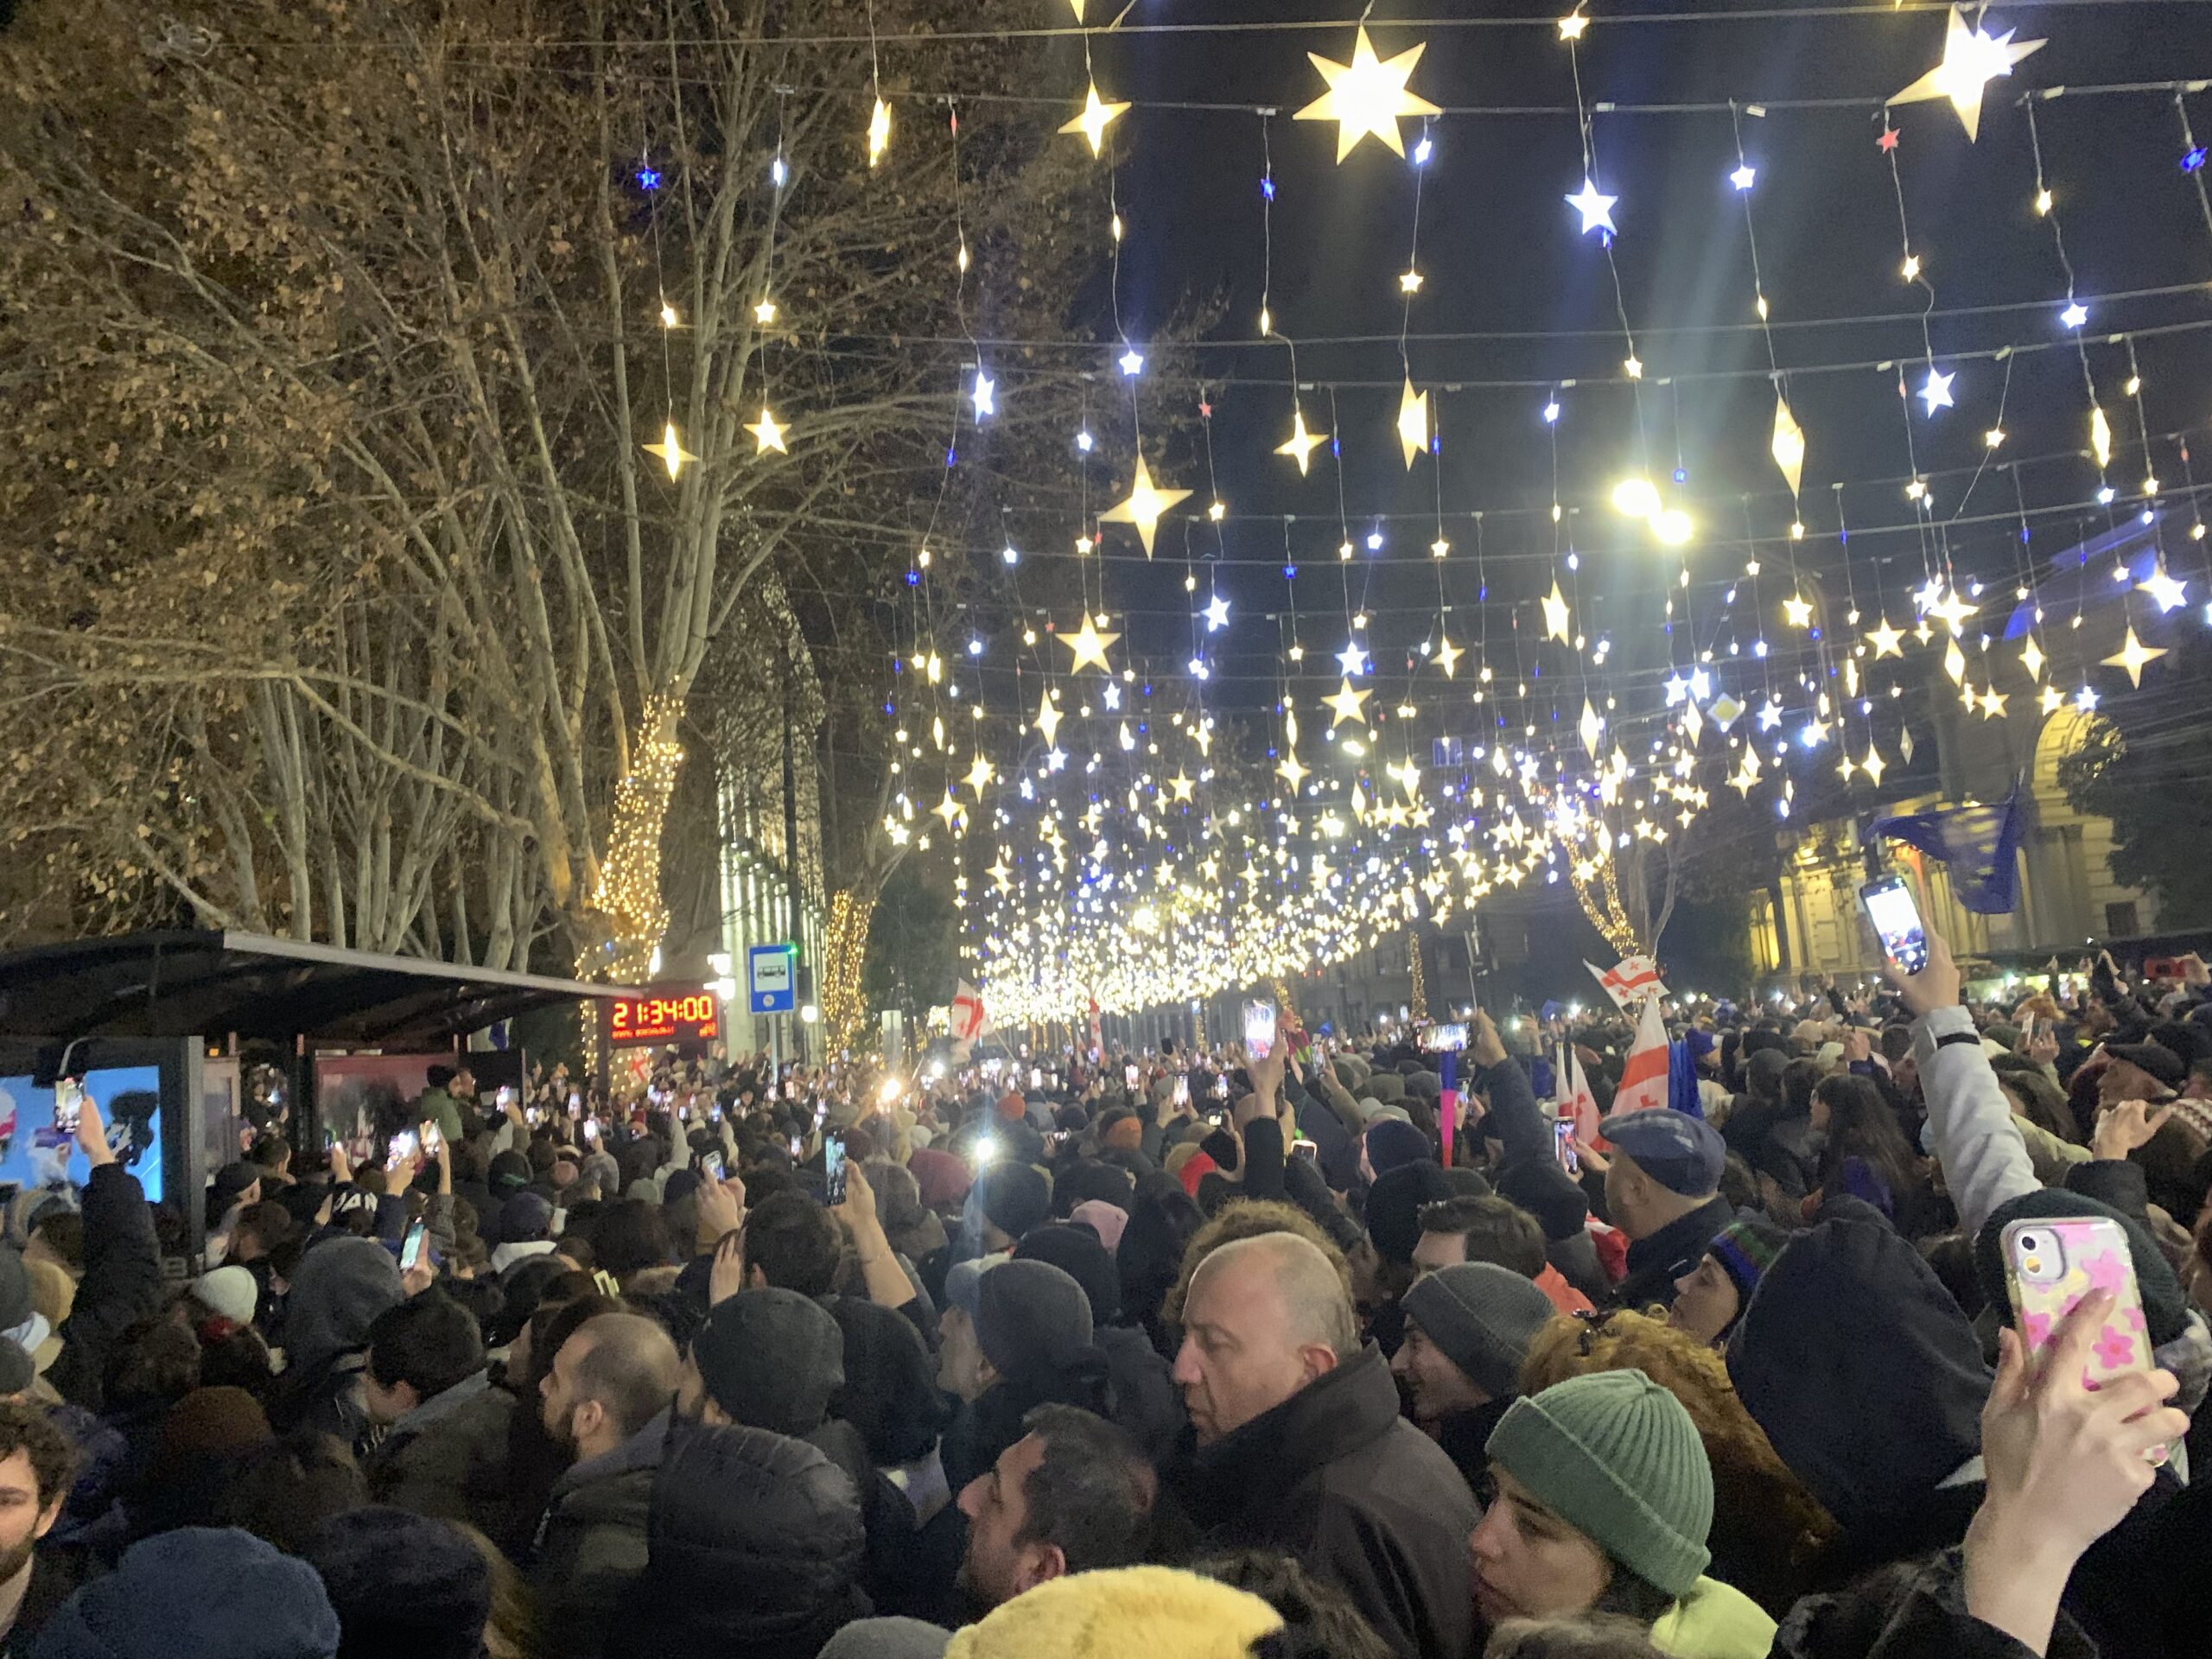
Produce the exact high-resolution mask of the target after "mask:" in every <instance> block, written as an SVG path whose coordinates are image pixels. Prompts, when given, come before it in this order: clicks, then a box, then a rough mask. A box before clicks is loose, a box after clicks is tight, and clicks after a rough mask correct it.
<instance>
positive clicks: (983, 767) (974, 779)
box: [960, 754, 999, 801]
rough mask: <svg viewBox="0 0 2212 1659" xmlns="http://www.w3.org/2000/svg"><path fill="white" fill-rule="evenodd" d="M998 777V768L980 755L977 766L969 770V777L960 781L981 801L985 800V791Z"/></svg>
mask: <svg viewBox="0 0 2212 1659" xmlns="http://www.w3.org/2000/svg"><path fill="white" fill-rule="evenodd" d="M998 775H999V772H998V768H997V767H996V766H993V765H992V764H991V763H990V762H989V761H988V760H985V759H983V757H982V755H980V754H979V755H977V756H976V764H975V765H974V766H970V767H969V768H968V775H967V776H966V777H965V778H963V779H961V780H960V781H961V782H962V783H963V784H965V785H968V787H969V788H970V789H972V790H974V791H976V799H977V800H979V801H980V800H982V798H983V791H984V790H985V789H986V788H987V787H988V786H989V784H990V781H991V779H994V778H995V777H997V776H998Z"/></svg>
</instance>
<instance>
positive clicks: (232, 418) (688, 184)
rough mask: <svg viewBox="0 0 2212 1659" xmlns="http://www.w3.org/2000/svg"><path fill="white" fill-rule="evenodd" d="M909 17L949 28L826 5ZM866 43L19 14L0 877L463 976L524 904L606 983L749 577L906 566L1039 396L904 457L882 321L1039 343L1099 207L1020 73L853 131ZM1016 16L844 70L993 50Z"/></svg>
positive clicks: (914, 422)
mask: <svg viewBox="0 0 2212 1659" xmlns="http://www.w3.org/2000/svg"><path fill="white" fill-rule="evenodd" d="M939 15H941V16H942V17H943V18H944V20H945V21H948V22H950V21H953V20H955V19H957V20H958V21H962V22H965V21H967V20H968V17H969V14H968V13H967V11H966V10H964V9H963V10H957V11H956V10H954V9H953V8H951V7H950V6H949V5H946V4H944V3H941V0H938V3H933V0H908V3H906V4H904V5H901V4H899V3H898V0H881V3H879V4H878V5H877V6H876V8H875V16H874V25H875V26H876V27H880V28H881V29H884V30H885V31H886V32H887V33H898V34H909V33H917V32H923V31H925V30H926V29H927V27H928V25H929V24H930V22H931V21H932V19H933V17H935V16H939ZM868 26H869V22H868V16H867V13H866V10H865V9H864V8H863V7H862V6H861V5H859V4H855V3H849V0H809V3H803V4H775V3H770V0H695V3H690V4H687V5H684V6H681V7H678V6H671V5H668V4H665V3H645V0H550V3H531V0H443V3H440V4H436V5H433V6H423V5H416V4H408V3H402V0H346V3H342V4H341V3H338V0H319V3H309V4H304V5H302V4H298V3H295V0H240V3H234V4H232V5H228V6H224V7H216V6H213V5H212V4H195V3H185V4H181V5H179V6H178V7H176V8H175V12H174V15H173V17H172V18H171V19H170V20H168V21H167V22H165V23H164V24H163V25H162V27H161V28H160V29H158V30H157V31H156V33H155V34H153V35H148V34H147V33H146V32H145V24H144V21H143V11H141V10H139V9H138V8H136V7H132V6H128V5H124V4H123V3H121V0H68V3H63V0H35V3H32V4H30V5H29V6H28V7H27V8H26V9H25V10H24V12H23V14H22V16H20V17H19V18H18V21H17V24H16V31H15V38H14V39H13V40H11V41H10V43H9V44H8V46H7V47H6V48H5V67H6V75H5V82H6V92H5V95H4V103H0V180H3V181H4V182H5V184H6V186H7V190H6V199H7V200H8V202H9V205H10V213H9V214H8V215H7V217H6V220H5V223H4V226H0V289H4V293H5V299H4V301H0V365H4V367H3V368H0V376H4V379H0V385H5V387H6V389H7V391H8V395H9V398H10V407H11V409H14V410H17V411H20V413H19V428H18V430H19V434H20V435H21V437H22V443H21V445H20V446H19V451H20V462H19V465H18V466H17V467H16V468H15V469H14V470H13V471H12V472H11V473H10V475H9V476H8V477H7V478H6V479H5V480H0V505H4V507H5V508H6V510H7V518H8V522H9V523H10V524H12V525H14V526H16V527H17V529H18V534H17V536H16V537H13V538H11V539H10V541H9V542H8V543H6V544H5V545H0V593H4V594H5V597H4V599H0V658H3V659H4V660H5V662H6V663H7V664H8V669H9V672H8V675H7V677H6V678H7V690H6V692H5V693H4V695H6V696H9V697H10V699H11V700H12V702H13V703H14V712H15V713H16V716H17V718H16V720H15V721H11V722H10V723H11V726H12V727H13V728H15V730H16V734H17V735H16V736H15V737H14V738H13V740H12V741H11V747H12V748H13V751H14V753H12V754H11V755H10V756H9V757H8V759H7V761H6V762H5V763H4V764H0V820H4V821H5V822H6V823H8V825H9V828H8V830H7V834H8V836H9V838H10V844H11V845H12V846H13V847H14V848H15V849H16V851H17V852H18V854H19V855H24V856H28V857H30V858H34V859H35V860H37V861H39V867H40V868H41V869H42V870H44V871H45V872H46V879H45V880H43V881H42V882H41V883H40V884H39V886H40V887H41V889H42V890H43V891H47V892H51V891H52V890H54V888H56V887H59V888H61V889H64V890H67V891H68V892H69V893H71V894H72V895H73V915H74V917H75V918H78V919H79V922H80V923H81V924H85V925H101V924H102V922H103V920H104V919H105V920H123V919H130V918H139V917H143V916H144V915H147V914H149V913H159V912H163V911H173V910H175V908H178V907H180V906H181V907H182V908H184V909H186V910H187V911H188V912H189V913H191V914H193V915H194V916H196V917H198V918H201V919H203V920H207V921H218V922H225V923H237V924H239V925H248V926H253V927H258V928H266V929H269V930H271V931H286V932H289V933H291V934H293V935H295V936H297V937H301V938H308V937H315V938H331V939H334V940H337V941H340V942H343V943H350V944H360V945H364V946H367V947H370V948H375V949H385V950H416V951H423V952H429V953H434V954H439V955H446V956H453V957H464V958H467V959H471V960H475V961H479V962H482V963H488V964H493V965H509V964H515V963H521V962H523V961H524V960H526V959H527V958H528V957H529V956H530V954H531V947H532V945H533V944H534V943H536V942H537V940H538V939H540V938H542V937H543V936H544V935H546V934H547V933H549V932H557V934H558V935H559V936H560V939H559V944H560V950H561V952H562V954H563V956H565V957H568V958H569V959H570V960H573V961H575V963H577V964H578V966H579V967H580V968H581V969H584V970H586V971H594V972H597V971H604V972H608V973H615V974H629V973H634V972H637V971H639V970H640V969H642V967H643V964H644V961H645V957H646V955H647V954H648V953H649V952H650V950H652V946H653V944H655V943H656V942H657V941H658V938H659V936H660V934H661V932H662V931H663V929H664V926H665V925H666V921H667V913H666V910H665V902H664V899H663V896H662V893H661V880H660V862H659V855H660V839H661V832H662V828H663V824H664V819H665V817H666V813H667V809H668V804H669V799H670V795H671V791H672V789H673V787H674V783H675V778H676V772H677V756H678V753H679V750H678V721H679V718H680V716H681V715H682V714H683V709H684V708H685V705H686V702H687V700H688V699H689V697H690V694H691V690H692V688H693V685H694V683H695V682H696V678H697V677H698V675H699V672H700V670H701V666H702V663H703V662H704V660H705V657H706V653H707V652H708V650H709V646H710V644H711V642H712V641H714V640H715V638H716V636H717V634H718V633H719V632H720V631H721V629H722V627H723V626H724V625H725V623H726V622H727V620H728V618H729V617H730V615H731V614H732V611H733V607H734V606H736V605H737V604H738V603H739V601H740V600H741V596H742V594H744V592H745V591H746V588H747V584H748V582H750V581H751V580H752V579H753V576H754V575H756V574H757V573H759V572H760V571H762V570H764V569H768V568H770V567H771V566H772V565H774V566H777V567H779V568H781V567H791V566H798V565H803V564H804V563H808V562H810V561H831V560H835V561H842V562H845V563H848V564H849V565H851V566H854V567H856V568H859V569H877V570H879V571H880V569H882V567H883V566H884V565H885V564H886V563H888V562H893V561H895V562H896V563H899V564H903V562H904V558H905V553H906V548H907V547H908V546H910V545H911V543H912V538H913V537H914V536H915V535H916V534H917V533H918V528H919V526H918V523H917V522H916V518H917V514H918V513H919V512H925V511H926V509H927V508H928V506H929V505H930V503H931V500H932V499H934V498H935V497H936V496H937V495H938V493H939V492H942V491H947V490H950V491H955V492H959V491H974V490H976V489H978V488H988V487H990V485H991V480H992V478H993V471H992V468H991V467H990V465H989V457H990V454H991V450H990V448H989V446H990V444H992V443H996V444H999V445H1002V446H1007V447H1009V448H1018V446H1019V445H1020V443H1021V442H1023V436H1022V434H1023V431H1024V429H1025V428H1026V429H1028V430H1030V431H1034V430H1036V429H1040V428H1058V429H1065V425H1066V423H1067V415H1066V410H1069V409H1071V407H1072V398H1073V393H1072V391H1068V392H1067V393H1066V395H1065V397H1056V392H1055V388H1056V385H1058V381H1057V380H1056V378H1055V377H1054V376H1053V375H1052V374H1050V373H1048V372H1046V371H1044V370H1043V369H1041V368H1040V369H1038V370H1036V371H1034V372H1033V379H1032V380H1031V381H1030V382H1028V383H1027V384H1026V385H1025V389H1024V390H1025V395H1024V397H1021V398H1020V399H1009V404H1010V405H1011V408H1010V411H1009V414H1008V416H1007V417H1006V418H1005V419H1003V420H1002V421H1001V422H1000V423H997V424H996V425H995V426H994V427H987V428H985V429H982V432H981V433H973V432H970V433H967V434H964V435H963V442H966V441H968V440H970V439H972V440H974V442H972V443H971V444H970V451H971V453H970V454H969V457H968V461H969V464H968V465H967V466H964V467H963V469H962V470H961V472H960V474H958V475H957V476H954V477H950V478H948V474H947V468H946V467H945V465H944V450H945V448H946V442H947V438H948V435H949V434H950V433H952V432H953V431H954V430H955V426H954V422H955V416H956V411H957V408H958V404H957V395H958V392H959V391H960V389H961V387H962V385H963V384H964V382H965V380H966V378H967V376H968V374H969V372H972V370H973V366H974V362H973V359H974V353H973V349H972V348H971V347H969V346H967V345H966V344H965V343H964V342H961V343H956V344H954V345H950V346H944V345H924V346H915V345H913V344H911V343H909V342H912V341H914V340H924V341H928V340H939V339H942V338H944V337H946V336H947V335H948V334H949V333H950V329H949V327H948V325H949V323H950V321H952V319H953V317H954V316H955V315H956V314H955V313H954V311H953V299H954V296H955V293H956V290H957V291H958V292H960V293H961V294H963V295H964V296H965V301H966V304H967V306H968V307H969V310H968V311H967V312H966V313H965V314H964V315H967V316H968V317H969V320H970V321H972V322H973V323H974V325H975V326H976V327H977V329H978V331H979V332H987V333H988V334H995V335H998V336H1001V337H1009V336H1010V337H1020V336H1022V335H1024V334H1043V333H1052V334H1060V333H1065V327H1066V324H1065V317H1064V315H1062V314H1063V312H1064V309H1065V298H1064V296H1067V295H1069V294H1071V293H1073V292H1074V291H1075V290H1076V288H1077V284H1078V281H1079V279H1080V277H1081V276H1082V274H1083V273H1084V271H1085V270H1088V269H1089V268H1090V265H1091V264H1092V263H1093V262H1094V260H1095V257H1096V251H1097V249H1096V241H1097V238H1096V237H1095V236H1094V235H1093V234H1092V232H1091V230H1090V221H1091V219H1093V218H1095V217H1097V216H1095V215H1084V214H1077V213H1071V211H1070V209H1069V206H1068V202H1069V196H1070V193H1071V190H1075V189H1077V188H1080V187H1081V184H1082V181H1083V178H1084V174H1083V173H1082V171H1081V170H1080V169H1081V168H1084V167H1085V166H1087V164H1088V163H1087V157H1079V156H1077V154H1076V153H1074V151H1073V150H1072V149H1071V147H1069V146H1067V145H1065V143H1062V144H1059V145H1058V146H1052V144H1051V141H1050V139H1049V134H1050V132H1051V130H1052V124H1053V123H1052V121H1050V120H1046V119H1044V118H1042V117H1041V116H1040V115H1039V114H1038V113H1037V112H1035V111H1029V110H1027V109H1024V111H1023V112H1022V113H1020V114H1018V115H1004V116H1001V115H998V114H995V113H994V112H992V111H967V110H963V111H959V123H958V133H957V147H956V139H955V137H954V134H953V133H952V131H951V130H949V129H950V124H949V123H948V124H946V125H945V126H940V125H939V124H938V123H937V122H934V121H931V122H927V123H925V122H923V121H921V120H920V119H919V118H916V119H915V120H914V121H913V122H912V123H911V124H910V123H907V122H906V117H905V116H904V115H903V114H902V116H901V117H900V122H901V125H900V126H899V128H898V129H896V130H894V132H893V137H892V141H891V143H890V145H889V147H888V149H887V150H886V151H885V152H884V153H883V154H882V155H881V156H880V157H879V158H875V159H874V160H872V159H871V157H870V156H869V155H868V143H867V139H866V137H865V134H866V130H867V126H868V110H869V107H870V101H871V98H872V95H873V92H874V85H873V83H872V79H871V62H870V54H869V52H868V48H867V47H866V46H865V44H862V43H861V42H864V41H865V39H866V36H867V33H868ZM796 35H805V36H808V37H810V40H812V41H820V40H821V39H822V38H823V37H829V39H831V40H833V41H835V40H842V41H846V42H847V43H846V44H842V45H837V44H829V45H823V44H818V43H814V44H806V45H794V44H790V43H787V42H788V41H789V40H790V37H792V36H796ZM1033 49H1034V48H1029V47H1024V46H1018V45H1017V46H1009V45H1006V44H1004V43H999V42H990V41H960V42H957V43H954V42H945V43H941V44H933V45H931V46H928V47H926V48H918V49H909V50H906V51H905V52H903V53H901V54H898V56H897V59H896V61H895V62H887V63H886V65H885V67H886V69H887V70H889V71H893V72H894V73H896V74H898V75H900V76H906V75H911V76H912V77H914V78H915V79H917V80H918V81H920V82H923V83H925V84H931V85H958V86H979V85H980V86H988V85H993V84H1000V83H1011V82H1014V81H1017V80H1019V79H1021V78H1022V77H1023V76H1024V75H1025V74H1026V73H1030V72H1031V71H1032V70H1033V65H1032V64H1031V63H1030V61H1029V59H1028V57H1027V54H1028V53H1029V52H1031V51H1032V50H1033ZM886 90H887V91H889V92H893V94H894V96H895V94H896V92H898V90H899V89H898V87H897V86H896V85H887V87H886ZM920 107H921V106H920V105H917V104H913V103H902V104H900V105H899V108H900V110H901V111H909V112H912V111H918V110H919V109H920ZM1047 113H1049V112H1047ZM1099 228H1100V229H1102V230H1103V224H1102V225H1101V226H1099ZM978 306H985V307H987V308H988V309H987V310H985V311H983V312H982V313H978V312H977V311H976V309H975V308H976V307H978ZM986 324H988V328H987V329H986V327H985V325H986ZM770 414H772V416H773V418H774V420H775V422H777V423H780V424H781V427H782V428H783V433H784V435H783V437H782V444H781V447H779V443H778V442H775V441H774V437H775V435H774V434H773V433H772V430H771V429H770V428H769V427H768V425H767V417H768V416H769V415H770ZM649 445H651V446H656V447H657V449H656V452H653V453H649V452H648V449H647V446H649Z"/></svg>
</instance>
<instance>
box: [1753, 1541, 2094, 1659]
mask: <svg viewBox="0 0 2212 1659" xmlns="http://www.w3.org/2000/svg"><path fill="white" fill-rule="evenodd" d="M1960 1572H1961V1563H1960V1559H1959V1553H1958V1551H1956V1550H1955V1549H1954V1550H1946V1551H1944V1552H1943V1553H1942V1554H1940V1555H1937V1556H1935V1557H1934V1558H1932V1559H1929V1560H1917V1561H1906V1562H1903V1563H1900V1564H1899V1565H1897V1566H1895V1567H1886V1568H1884V1569H1883V1570H1882V1571H1880V1572H1878V1573H1872V1574H1870V1575H1869V1576H1868V1577H1866V1578H1865V1579H1862V1580H1859V1582H1857V1583H1855V1584H1853V1585H1852V1586H1850V1587H1849V1588H1847V1589H1845V1590H1842V1591H1839V1592H1836V1593H1835V1594H1834V1595H1825V1596H1808V1597H1807V1598H1805V1599H1804V1600H1802V1601H1801V1602H1799V1603H1798V1604H1797V1605H1796V1606H1795V1607H1794V1608H1792V1609H1790V1611H1789V1618H1785V1619H1784V1620H1783V1622H1782V1628H1781V1629H1780V1630H1777V1631H1776V1632H1775V1637H1774V1652H1773V1656H1772V1659H2033V1656H2032V1655H2031V1651H2030V1649H2027V1648H2026V1647H2024V1646H2023V1645H2022V1644H2021V1643H2019V1642H2018V1641H2016V1640H2015V1639H2014V1638H2012V1637H2009V1636H2007V1635H2005V1632H2003V1631H2002V1630H1999V1629H1997V1627H1996V1626H1994V1625H1993V1624H1983V1623H1982V1622H1981V1620H1980V1619H1978V1618H1974V1616H1973V1615H1972V1614H1971V1613H1969V1612H1967V1610H1966V1596H1965V1592H1964V1591H1963V1589H1962V1588H1961V1582H1960ZM2045 1659H2097V1649H2096V1647H2095V1646H2094V1643H2090V1642H2089V1641H2088V1639H2087V1638H2086V1637H2083V1636H2082V1632H2081V1630H2079V1629H2078V1628H2077V1627H2076V1626H2075V1624H2074V1623H2073V1621H2072V1620H2070V1619H2069V1618H2067V1617H2066V1616H2065V1614H2063V1613H2061V1614H2060V1615H2059V1618H2058V1623H2057V1624H2056V1626H2055V1627H2054V1628H2053V1629H2052V1630H2051V1635H2050V1647H2049V1648H2048V1649H2045Z"/></svg>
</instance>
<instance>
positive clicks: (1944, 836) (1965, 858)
mask: <svg viewBox="0 0 2212 1659" xmlns="http://www.w3.org/2000/svg"><path fill="white" fill-rule="evenodd" d="M1870 833H1871V834H1872V835H1875V836H1887V837H1888V838H1889V839H1890V840H1891V841H1902V842H1904V843H1905V844H1906V845H1908V846H1911V847H1917V848H1919V849H1920V850H1921V851H1922V852H1923V853H1925V854H1927V855H1929V857H1930V858H1940V859H1942V861H1943V862H1944V863H1945V864H1947V865H1948V866H1949V867H1950V871H1951V891H1952V892H1953V893H1955V894H1957V895H1958V900H1959V903H1960V904H1961V905H1962V906H1965V907H1966V908H1967V909H1968V910H1970V911H1973V912H1975V913H1976V914H1977V915H1981V916H2001V915H2003V914H2005V912H2007V911H2009V910H2011V909H2012V906H2013V905H2014V904H2015V903H2016V902H2017V901H2018V897H2019V887H2020V874H2019V873H2020V861H2019V856H2018V854H2019V846H2020V790H2019V786H2018V785H2017V784H2016V785H2013V788H2012V793H2011V794H2010V795H2008V796H2006V797H2005V799H2004V801H2003V802H2002V803H2001V804H1999V805H1996V806H1952V807H1945V808H1943V809H1942V810H1940V811H1936V812H1907V813H1904V814H1903V815H1902V816H1900V817H1894V818H1877V819H1875V820H1874V825H1873V828H1872V830H1871V831H1870Z"/></svg>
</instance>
